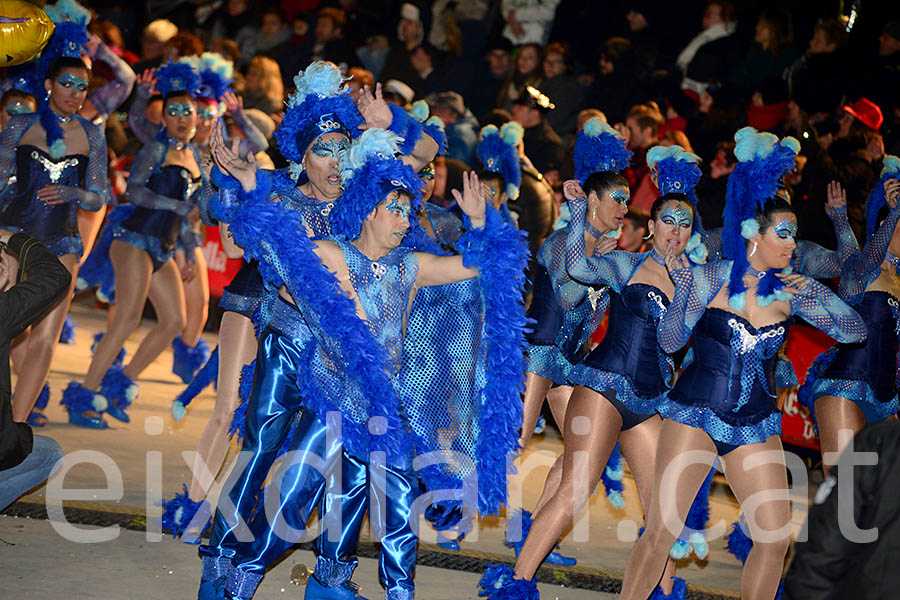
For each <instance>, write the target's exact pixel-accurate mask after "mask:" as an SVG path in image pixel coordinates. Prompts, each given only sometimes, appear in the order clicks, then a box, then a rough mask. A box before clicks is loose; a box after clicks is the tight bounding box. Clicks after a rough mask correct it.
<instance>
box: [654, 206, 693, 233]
mask: <svg viewBox="0 0 900 600" xmlns="http://www.w3.org/2000/svg"><path fill="white" fill-rule="evenodd" d="M659 220H660V221H662V222H663V223H665V224H666V225H673V226H675V227H684V228H687V229H690V228H691V225H693V224H694V216H693V215H692V214H691V211H689V210H688V209H686V208H685V207H684V206H682V205H681V204H670V205H668V206H666V207H665V208H664V209H663V211H662V214H660V215H659Z"/></svg>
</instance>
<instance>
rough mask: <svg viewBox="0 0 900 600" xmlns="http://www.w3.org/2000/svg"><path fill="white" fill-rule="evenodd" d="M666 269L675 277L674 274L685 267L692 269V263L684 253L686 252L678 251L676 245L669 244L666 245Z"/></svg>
mask: <svg viewBox="0 0 900 600" xmlns="http://www.w3.org/2000/svg"><path fill="white" fill-rule="evenodd" d="M665 259H666V269H667V270H668V271H669V275H670V276H672V278H673V279H674V275H675V274H676V273H678V272H679V271H682V270H684V269H690V268H691V263H690V262H688V259H687V257H686V256H685V255H684V252H681V253H676V252H675V249H674V247H672V246H667V247H666V255H665Z"/></svg>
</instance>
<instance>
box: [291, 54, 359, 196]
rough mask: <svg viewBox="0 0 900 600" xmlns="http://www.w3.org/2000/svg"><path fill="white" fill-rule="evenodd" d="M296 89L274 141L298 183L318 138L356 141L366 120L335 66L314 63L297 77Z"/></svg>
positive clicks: (332, 64) (326, 63) (328, 63)
mask: <svg viewBox="0 0 900 600" xmlns="http://www.w3.org/2000/svg"><path fill="white" fill-rule="evenodd" d="M294 85H295V86H296V88H297V91H295V92H294V93H293V94H291V95H290V97H289V98H288V101H287V111H285V113H284V118H283V119H282V121H281V125H280V126H279V127H278V129H277V130H276V131H275V140H276V142H277V143H278V149H279V150H281V154H282V155H283V156H284V157H285V158H286V159H287V160H288V162H290V173H291V177H293V178H294V180H295V181H296V180H297V179H298V178H299V177H300V174H301V173H302V171H303V167H302V166H301V162H302V161H303V155H304V154H305V153H306V150H307V148H309V146H310V144H312V143H313V141H315V139H316V138H317V137H319V136H322V135H325V134H327V133H332V132H337V133H343V134H345V135H347V136H348V137H350V138H354V137H356V136H358V135H359V125H361V124H362V123H363V119H362V116H361V115H360V114H359V111H358V110H357V109H356V104H354V103H353V99H352V98H351V97H350V92H349V90H348V89H347V86H345V85H344V77H343V75H341V71H340V69H339V68H338V67H337V65H335V64H334V63H331V62H326V61H321V60H319V61H316V62H314V63H312V64H311V65H309V66H308V67H306V70H305V71H301V72H300V73H298V74H297V76H296V77H294Z"/></svg>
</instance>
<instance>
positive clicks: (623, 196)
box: [609, 190, 631, 206]
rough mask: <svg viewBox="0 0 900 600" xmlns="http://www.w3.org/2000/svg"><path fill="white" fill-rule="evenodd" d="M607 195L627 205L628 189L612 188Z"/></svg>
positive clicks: (629, 197)
mask: <svg viewBox="0 0 900 600" xmlns="http://www.w3.org/2000/svg"><path fill="white" fill-rule="evenodd" d="M609 197H610V198H612V199H613V201H615V202H616V203H618V204H621V205H622V206H628V201H629V200H631V193H630V192H629V191H628V190H613V191H611V192H610V193H609Z"/></svg>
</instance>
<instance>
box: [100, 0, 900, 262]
mask: <svg viewBox="0 0 900 600" xmlns="http://www.w3.org/2000/svg"><path fill="white" fill-rule="evenodd" d="M91 6H92V8H93V9H94V10H95V11H96V12H97V18H95V19H94V21H93V22H92V23H91V29H92V31H93V32H94V33H96V34H97V35H99V36H100V37H101V38H102V39H103V40H104V41H105V42H106V43H107V44H108V45H109V46H110V47H111V48H113V49H114V51H116V52H117V53H118V54H120V56H122V57H123V58H125V60H127V61H128V62H130V63H131V64H132V65H133V67H134V69H135V70H136V71H137V72H139V73H140V72H141V71H142V70H143V69H145V68H153V67H156V66H158V65H159V64H160V63H161V62H162V61H163V60H165V59H167V58H178V57H181V56H189V55H193V54H199V53H201V52H203V51H205V50H215V51H217V52H219V53H221V54H222V55H223V56H225V57H227V58H228V59H229V60H231V61H232V62H233V63H234V65H235V68H236V71H237V72H238V77H237V78H236V81H235V84H234V87H235V88H236V90H237V92H238V93H239V94H240V95H241V96H242V98H243V102H244V107H245V108H247V109H255V110H254V111H253V112H254V115H255V117H256V120H259V121H260V122H261V123H262V124H263V125H265V127H264V130H266V131H273V130H274V128H275V127H276V126H277V124H278V123H279V121H280V118H281V114H282V111H283V108H284V104H283V102H284V99H285V98H286V96H287V94H289V93H290V92H291V88H292V86H293V83H292V80H293V76H294V75H295V74H296V73H297V72H298V71H300V70H301V69H303V68H305V67H306V65H308V64H309V62H310V61H312V60H316V59H325V60H330V61H333V62H335V63H337V64H338V65H340V66H341V67H342V68H343V69H345V72H346V74H347V75H348V76H352V79H351V80H350V82H349V85H350V86H351V88H352V90H353V91H354V93H355V92H356V91H357V90H358V89H359V88H360V87H361V86H362V85H365V84H368V85H372V84H374V83H380V84H381V85H382V87H383V90H384V94H385V97H386V98H387V99H389V101H392V102H395V103H398V104H401V105H406V104H409V103H411V102H413V101H414V100H418V99H425V100H427V101H428V102H429V104H430V106H431V110H432V113H433V114H434V115H436V116H438V117H439V118H440V119H441V120H443V122H444V124H445V126H446V129H447V133H448V139H449V153H448V155H447V158H446V160H441V161H439V164H438V165H437V170H438V177H439V178H442V179H443V180H448V184H447V185H448V186H451V187H452V183H453V181H455V179H454V177H455V174H457V172H458V171H460V170H461V169H463V168H465V167H466V166H470V167H477V166H478V165H476V164H475V163H476V161H477V159H476V157H475V146H476V144H477V141H478V132H479V129H480V128H481V127H482V126H484V125H485V124H488V123H502V122H504V120H505V119H513V120H516V121H518V122H519V123H520V124H521V125H522V126H523V127H524V128H525V139H524V143H523V147H522V148H521V152H520V153H521V156H522V164H523V167H522V168H523V174H527V177H526V179H528V181H527V182H523V194H522V199H521V200H519V201H517V202H518V203H519V204H518V206H513V203H511V208H513V209H514V210H515V211H516V212H518V213H519V216H520V222H523V223H533V225H532V226H533V227H539V228H544V229H546V228H548V227H550V226H551V224H552V221H553V219H554V218H555V214H556V211H558V210H559V208H560V205H559V202H560V194H559V188H560V186H561V183H562V181H564V180H565V179H566V178H567V177H570V176H571V170H572V167H571V164H570V163H571V161H570V157H571V150H572V146H573V144H574V139H575V135H576V132H577V131H578V129H579V127H580V126H581V124H582V123H583V122H584V121H585V120H587V119H588V118H590V117H592V116H601V117H604V118H606V119H607V120H608V122H609V123H610V124H612V125H614V126H615V127H617V128H618V129H619V130H620V131H621V132H622V133H623V135H625V136H626V138H627V139H628V140H629V146H630V148H631V150H632V151H633V152H634V158H633V161H632V165H631V168H630V169H629V170H628V172H627V177H628V180H629V183H630V184H631V186H632V194H633V198H634V202H633V208H634V211H635V214H636V215H637V216H636V217H635V219H634V220H633V223H634V225H635V227H637V228H638V229H639V228H640V223H642V222H643V221H642V219H643V215H644V212H645V211H646V210H647V209H648V208H649V206H650V204H651V203H652V201H653V199H654V198H655V195H656V189H655V187H654V185H653V183H652V181H651V180H650V177H649V174H648V172H647V167H646V163H645V156H646V152H647V150H648V149H649V148H650V147H652V146H653V145H656V144H679V145H681V146H684V147H686V148H688V149H690V150H692V151H693V152H695V153H697V154H698V155H700V157H701V158H702V159H703V161H704V162H703V168H704V170H705V174H706V177H704V179H703V181H702V182H701V185H700V187H699V188H698V195H699V196H700V198H701V205H700V206H701V213H702V216H703V218H704V220H705V222H706V223H707V225H708V226H715V225H716V224H717V222H718V221H720V220H721V207H722V204H723V202H724V191H725V185H726V181H727V175H728V173H730V171H731V168H732V167H733V164H734V162H735V158H734V156H733V154H732V148H733V142H732V139H733V135H734V132H735V131H736V130H737V129H739V128H740V127H742V126H744V125H752V126H754V127H756V128H758V129H760V130H768V131H772V132H773V133H776V134H777V135H779V136H782V135H794V136H795V137H797V138H798V139H799V140H800V141H801V142H802V146H803V149H802V151H801V155H800V157H799V159H798V165H797V172H796V173H795V174H794V176H792V178H791V181H789V182H786V183H788V184H789V185H790V186H791V187H792V190H793V198H794V202H795V204H796V207H797V211H798V213H799V214H800V224H801V236H802V237H805V238H807V239H812V240H814V241H818V242H820V243H822V244H824V245H826V246H833V244H834V239H833V234H832V233H831V228H830V227H829V226H827V223H828V222H827V218H826V216H825V212H824V209H823V204H824V197H825V185H826V184H827V182H829V181H831V180H832V179H837V180H839V181H841V182H842V184H843V186H844V188H845V189H847V190H848V202H849V207H850V208H849V210H850V218H851V223H852V224H853V226H854V228H856V230H857V231H858V232H860V233H861V231H862V223H863V220H864V216H863V214H864V211H863V208H862V207H863V203H864V201H865V198H866V194H867V193H868V190H869V189H870V187H871V185H872V184H873V182H874V181H876V179H877V175H878V173H879V171H880V169H881V161H882V159H883V157H884V155H885V153H886V152H887V153H898V152H900V127H898V124H900V101H898V100H900V8H898V5H897V4H896V3H859V2H850V3H846V2H845V3H836V2H819V1H812V0H786V1H785V2H780V3H771V4H760V3H757V2H750V1H745V2H738V1H733V0H710V1H706V0H686V1H684V2H665V1H652V0H616V1H612V2H597V1H595V0H500V1H491V0H435V1H433V2H426V1H405V2H403V1H398V0H330V1H329V0H281V1H280V2H277V3H276V2H254V1H252V0H212V1H210V0H194V1H192V0H151V1H150V2H149V3H148V7H149V11H148V13H147V14H143V13H141V12H140V11H139V9H137V8H136V7H135V5H133V4H129V3H121V2H116V1H114V0H108V1H99V2H96V3H91ZM841 10H843V11H844V14H841V13H840V12H839V11H841ZM126 108H127V105H126ZM123 110H124V109H123ZM269 154H270V156H271V159H272V162H273V164H274V165H276V166H281V165H283V164H284V161H283V159H281V157H279V156H278V153H277V149H272V150H270V151H269ZM532 179H535V180H536V181H537V184H534V182H533V181H531V180H532ZM535 185H537V186H538V187H539V188H540V189H538V190H537V191H536V193H537V194H538V195H539V196H540V199H537V200H536V199H535V198H528V197H527V193H526V192H525V188H526V187H529V186H530V187H535ZM442 188H443V186H438V193H436V194H435V198H434V201H436V202H441V201H442V200H443V198H444V197H449V196H450V195H449V187H448V188H447V192H446V194H445V193H444V192H442V191H441V190H442ZM548 190H552V191H553V194H550V193H548ZM548 198H552V199H550V200H548ZM548 201H549V202H551V204H552V205H553V206H550V207H548V206H545V204H546V203H547V202H548ZM531 210H534V211H537V213H539V214H540V216H539V218H536V217H535V215H530V214H524V213H528V212H529V211H531ZM523 214H524V216H525V218H524V220H522V219H521V217H522V216H523ZM529 233H531V234H532V237H533V238H535V239H542V238H543V237H545V235H546V233H548V231H529Z"/></svg>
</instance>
